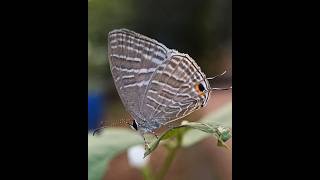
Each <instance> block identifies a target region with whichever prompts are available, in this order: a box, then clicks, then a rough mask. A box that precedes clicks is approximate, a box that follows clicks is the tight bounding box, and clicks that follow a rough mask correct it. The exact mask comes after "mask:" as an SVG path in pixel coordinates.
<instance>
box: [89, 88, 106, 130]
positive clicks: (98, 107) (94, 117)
mask: <svg viewBox="0 0 320 180" xmlns="http://www.w3.org/2000/svg"><path fill="white" fill-rule="evenodd" d="M103 99H104V96H103V93H101V92H89V93H88V130H93V129H95V128H97V127H98V125H99V124H100V121H101V119H102V115H103V110H104V102H103Z"/></svg>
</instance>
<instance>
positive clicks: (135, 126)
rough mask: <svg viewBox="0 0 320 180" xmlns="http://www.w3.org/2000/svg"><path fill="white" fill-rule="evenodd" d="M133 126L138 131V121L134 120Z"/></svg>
mask: <svg viewBox="0 0 320 180" xmlns="http://www.w3.org/2000/svg"><path fill="white" fill-rule="evenodd" d="M132 127H133V128H134V129H135V130H136V131H137V130H138V125H137V123H136V121H135V120H133V122H132Z"/></svg>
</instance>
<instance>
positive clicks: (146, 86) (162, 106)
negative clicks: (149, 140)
mask: <svg viewBox="0 0 320 180" xmlns="http://www.w3.org/2000/svg"><path fill="white" fill-rule="evenodd" d="M108 56H109V62H110V69H111V73H112V76H113V78H114V82H115V85H116V88H117V91H118V94H119V96H120V98H121V100H122V102H123V104H124V106H125V108H126V110H127V111H128V112H129V113H130V114H131V116H132V117H133V118H134V119H135V120H136V122H137V123H138V124H139V127H140V129H142V130H144V131H145V132H152V131H154V130H155V129H157V128H159V127H160V125H164V124H166V123H169V122H171V121H174V120H176V119H179V118H181V117H184V116H186V115H188V114H190V113H191V112H193V111H194V110H196V109H198V108H199V107H200V106H201V105H204V104H205V103H206V101H207V100H208V97H209V94H208V93H206V94H205V95H204V96H199V94H198V93H197V92H196V91H195V88H194V86H195V85H196V84H197V83H199V82H203V85H204V86H205V87H206V88H207V87H208V86H209V83H208V82H207V80H206V79H205V75H204V74H203V73H202V72H201V70H200V67H199V66H198V65H197V64H196V63H195V61H194V60H193V59H192V58H191V57H190V56H188V55H187V54H182V53H179V52H177V51H175V50H171V49H168V48H167V47H166V46H164V45H163V44H161V43H159V42H157V41H156V40H154V39H151V38H148V37H146V36H143V35H141V34H138V33H135V32H133V31H130V30H127V29H118V30H113V31H111V32H110V33H109V35H108Z"/></svg>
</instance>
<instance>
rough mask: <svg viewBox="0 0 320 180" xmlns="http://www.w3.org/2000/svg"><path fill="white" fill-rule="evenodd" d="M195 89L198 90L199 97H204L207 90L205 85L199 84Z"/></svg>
mask: <svg viewBox="0 0 320 180" xmlns="http://www.w3.org/2000/svg"><path fill="white" fill-rule="evenodd" d="M195 89H196V91H197V93H198V94H199V95H201V96H203V95H204V92H203V91H205V90H206V89H205V87H204V86H203V84H201V83H199V84H197V85H196V86H195Z"/></svg>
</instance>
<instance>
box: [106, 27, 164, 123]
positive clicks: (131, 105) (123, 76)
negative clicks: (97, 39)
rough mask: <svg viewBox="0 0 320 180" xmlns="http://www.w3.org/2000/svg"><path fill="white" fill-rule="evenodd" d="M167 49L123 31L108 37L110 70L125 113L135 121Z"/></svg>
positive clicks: (139, 114)
mask: <svg viewBox="0 0 320 180" xmlns="http://www.w3.org/2000/svg"><path fill="white" fill-rule="evenodd" d="M167 51H168V49H167V48H166V47H165V46H164V45H163V44H161V43H159V42H157V41H155V40H153V39H150V38H148V37H146V36H143V35H141V34H138V33H135V32H133V31H130V30H127V29H119V30H113V31H111V32H110V33H109V35H108V56H109V62H110V69H111V73H112V76H113V78H114V82H115V85H116V88H117V91H118V94H119V96H120V98H121V100H122V102H123V104H124V106H125V108H126V110H127V111H128V112H129V113H130V114H131V115H132V116H133V117H134V119H136V120H137V121H139V120H144V119H143V117H142V116H141V113H140V110H139V109H140V106H141V100H142V99H143V97H144V95H145V91H146V88H147V86H148V84H149V83H150V81H151V77H152V75H153V73H154V72H155V71H156V70H157V68H159V66H160V65H161V64H163V62H165V61H166V59H167Z"/></svg>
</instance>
